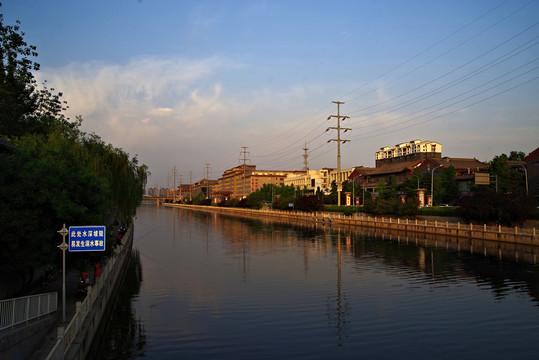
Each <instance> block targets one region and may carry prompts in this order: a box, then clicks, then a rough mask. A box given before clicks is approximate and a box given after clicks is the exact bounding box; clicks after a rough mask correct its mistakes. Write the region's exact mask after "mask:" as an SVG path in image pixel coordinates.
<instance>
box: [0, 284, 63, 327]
mask: <svg viewBox="0 0 539 360" xmlns="http://www.w3.org/2000/svg"><path fill="white" fill-rule="evenodd" d="M57 308H58V293H57V292H50V293H45V294H39V295H32V296H24V297H19V298H14V299H8V300H2V301H0V330H3V329H7V328H10V327H12V326H14V325H17V324H21V323H24V322H27V321H29V320H32V319H36V318H38V317H40V316H43V315H46V314H50V313H52V312H55V311H56V309H57Z"/></svg>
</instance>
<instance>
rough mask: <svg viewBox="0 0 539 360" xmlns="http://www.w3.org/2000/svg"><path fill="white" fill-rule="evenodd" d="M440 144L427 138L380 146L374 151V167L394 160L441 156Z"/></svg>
mask: <svg viewBox="0 0 539 360" xmlns="http://www.w3.org/2000/svg"><path fill="white" fill-rule="evenodd" d="M441 157H442V144H440V143H437V142H434V141H427V140H411V141H409V142H404V143H400V144H397V145H395V146H393V147H387V146H385V147H382V148H380V151H378V152H376V153H375V160H376V167H377V168H378V167H381V166H383V165H386V164H391V163H395V162H404V161H412V160H417V161H419V160H424V159H428V158H441Z"/></svg>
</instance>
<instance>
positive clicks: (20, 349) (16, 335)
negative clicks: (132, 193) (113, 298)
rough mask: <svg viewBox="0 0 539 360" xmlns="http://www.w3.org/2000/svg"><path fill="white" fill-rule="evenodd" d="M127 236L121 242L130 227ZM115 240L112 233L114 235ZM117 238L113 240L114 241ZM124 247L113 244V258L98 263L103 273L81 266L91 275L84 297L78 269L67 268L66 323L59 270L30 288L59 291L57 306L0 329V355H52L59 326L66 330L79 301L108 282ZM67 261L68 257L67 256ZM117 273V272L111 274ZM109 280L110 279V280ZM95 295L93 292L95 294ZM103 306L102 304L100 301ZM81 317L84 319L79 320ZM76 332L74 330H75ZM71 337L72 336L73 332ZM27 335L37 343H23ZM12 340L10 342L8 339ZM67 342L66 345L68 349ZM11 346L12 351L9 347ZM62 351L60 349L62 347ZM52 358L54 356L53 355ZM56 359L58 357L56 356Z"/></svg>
mask: <svg viewBox="0 0 539 360" xmlns="http://www.w3.org/2000/svg"><path fill="white" fill-rule="evenodd" d="M117 232H118V230H117V229H115V230H114V235H116V234H117ZM126 235H127V236H124V245H125V242H126V240H127V238H128V236H132V229H129V230H128V233H127V234H126ZM113 238H114V239H115V236H114V237H113ZM114 241H116V240H114ZM124 248H125V246H116V247H115V248H114V250H113V253H112V255H111V257H110V259H114V261H112V262H111V261H110V259H109V261H107V262H105V263H104V264H101V270H102V275H100V276H97V277H96V276H95V274H94V271H93V270H94V269H93V266H92V269H84V270H85V271H86V272H87V273H88V274H89V275H90V286H89V291H88V296H86V297H85V296H84V295H82V296H81V294H80V292H79V283H80V275H81V274H80V273H79V272H78V271H69V272H67V273H66V276H65V290H66V294H65V295H66V301H65V306H66V307H65V319H66V322H65V323H63V322H62V317H63V309H62V283H63V278H62V275H61V272H60V274H59V276H57V277H56V278H55V279H54V280H53V281H50V282H49V283H48V284H46V285H45V286H41V285H39V286H37V287H36V288H34V289H33V290H31V291H29V293H28V295H37V294H42V293H49V292H57V293H58V303H59V304H58V308H57V311H56V312H55V313H52V314H50V315H45V316H42V317H41V318H39V319H36V320H31V321H29V322H28V323H25V324H20V325H15V326H13V327H12V328H10V329H5V330H2V332H1V333H0V341H6V342H8V343H7V346H6V347H7V348H8V349H7V351H6V352H5V353H0V358H4V355H6V356H7V357H6V358H8V359H30V360H43V359H47V358H48V356H49V355H50V354H51V352H52V351H53V349H54V348H55V346H57V345H58V342H59V340H58V339H59V329H60V328H63V329H65V330H64V331H66V335H65V336H66V337H67V329H68V327H69V326H68V325H70V323H71V322H72V320H73V319H74V317H75V316H76V315H77V314H78V313H79V312H80V311H81V304H83V303H85V302H86V301H85V300H86V299H87V298H88V297H89V296H90V293H92V291H93V292H99V291H100V289H101V288H103V287H104V285H105V284H103V282H104V281H105V282H107V283H108V282H111V280H110V278H108V279H106V277H107V272H110V270H109V269H108V268H109V267H110V266H109V265H111V263H112V264H114V263H115V262H116V259H118V258H119V257H120V256H122V255H123V254H122V253H123V252H125V251H123V249H124ZM66 261H67V262H69V258H67V259H66ZM114 276H116V275H114ZM111 283H112V282H111ZM94 295H95V294H94ZM94 297H95V296H94ZM100 305H102V304H100ZM88 311H91V309H86V312H88ZM82 320H84V319H82ZM75 333H76V332H75ZM36 336H38V337H41V339H35V337H36ZM72 336H74V335H72ZM29 337H33V339H31V341H30V342H29V343H32V344H36V345H34V346H30V345H26V344H27V341H26V340H25V339H28V338H29ZM10 341H11V342H13V343H12V344H9V342H10ZM15 341H23V343H22V345H21V344H17V343H15ZM68 346H69V345H66V346H65V348H66V349H67V348H68ZM10 347H11V350H10V349H9V348H10ZM62 350H63V349H62ZM53 358H54V357H53ZM56 358H58V357H56Z"/></svg>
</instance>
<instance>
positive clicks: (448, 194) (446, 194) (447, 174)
mask: <svg viewBox="0 0 539 360" xmlns="http://www.w3.org/2000/svg"><path fill="white" fill-rule="evenodd" d="M456 176H457V171H456V170H455V167H454V166H452V165H451V166H449V167H448V168H447V169H445V170H444V171H443V172H442V173H441V174H440V175H439V176H437V177H436V179H435V180H434V182H435V183H436V185H435V188H434V200H435V204H439V203H442V204H449V203H454V202H456V201H457V199H458V186H457V182H456V181H455V179H456Z"/></svg>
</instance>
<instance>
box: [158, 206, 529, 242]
mask: <svg viewBox="0 0 539 360" xmlns="http://www.w3.org/2000/svg"><path fill="white" fill-rule="evenodd" d="M167 205H168V206H174V205H175V204H167ZM188 206H189V207H194V208H198V209H201V210H209V211H217V212H227V213H238V214H247V213H250V214H261V213H263V214H264V215H266V216H274V217H282V218H289V219H297V220H310V219H315V220H326V221H327V220H329V223H331V220H332V219H333V220H345V221H346V220H351V221H352V222H351V224H356V225H357V224H358V223H357V222H358V221H359V222H364V223H369V224H371V225H373V226H376V224H395V225H399V226H401V227H404V226H405V225H406V226H408V225H415V226H416V227H418V228H419V227H421V228H423V229H427V228H429V229H442V228H445V229H456V230H467V231H470V232H471V231H473V232H477V233H482V234H489V233H491V234H492V233H498V234H503V235H514V236H515V237H517V236H521V237H522V236H524V237H526V236H527V237H531V238H533V239H535V238H536V237H537V231H536V229H535V228H519V227H517V226H515V227H502V226H501V225H497V226H488V225H486V224H484V225H474V224H461V223H460V222H448V221H427V220H417V219H414V220H410V219H406V218H405V219H400V218H396V217H384V216H372V215H366V214H357V213H355V214H353V215H352V216H345V215H343V214H340V213H331V212H323V211H322V212H298V211H283V210H273V209H272V210H267V209H266V210H253V209H240V208H219V207H217V208H216V207H208V206H197V205H188Z"/></svg>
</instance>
